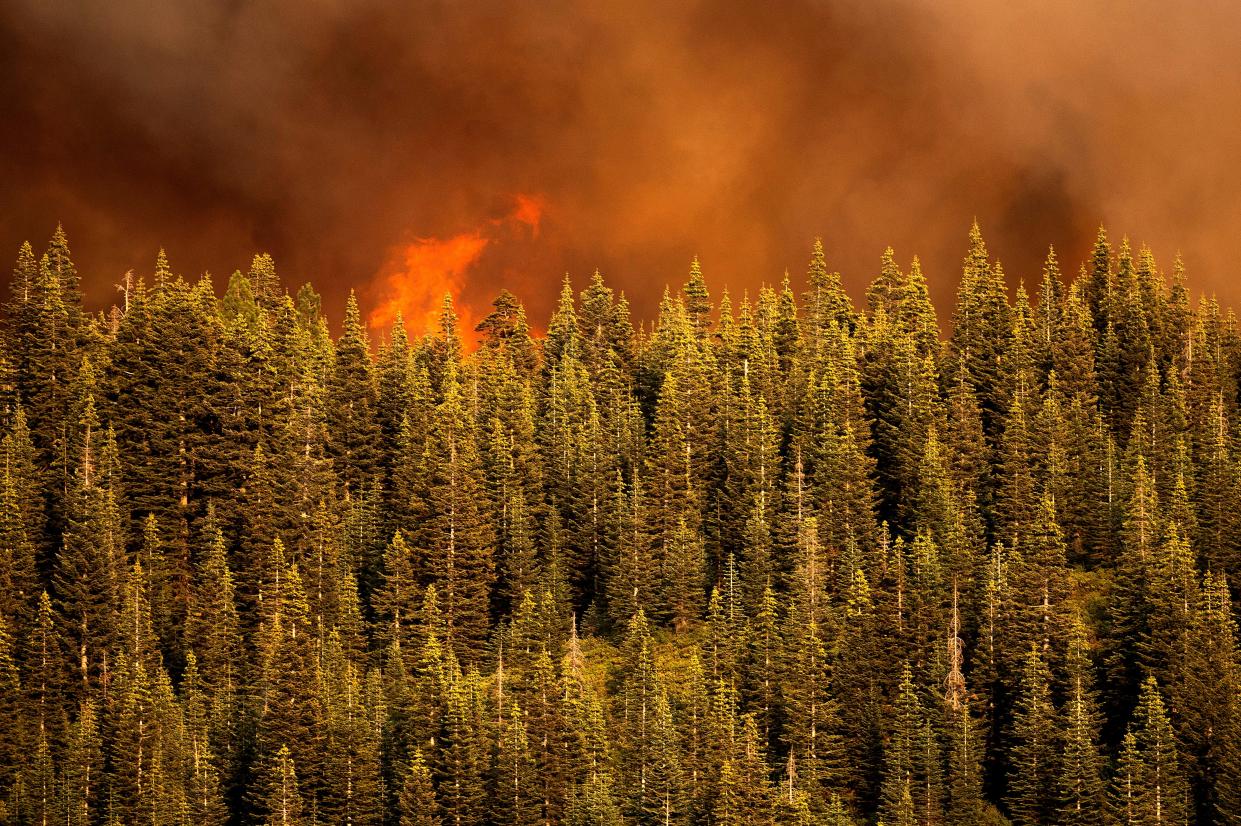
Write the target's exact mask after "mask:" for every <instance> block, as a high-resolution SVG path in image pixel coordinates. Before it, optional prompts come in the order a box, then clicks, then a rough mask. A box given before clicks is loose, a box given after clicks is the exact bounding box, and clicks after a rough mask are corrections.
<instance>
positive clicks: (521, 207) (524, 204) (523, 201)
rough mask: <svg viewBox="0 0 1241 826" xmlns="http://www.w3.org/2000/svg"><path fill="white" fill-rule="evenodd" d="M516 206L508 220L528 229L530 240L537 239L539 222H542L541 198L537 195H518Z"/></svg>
mask: <svg viewBox="0 0 1241 826" xmlns="http://www.w3.org/2000/svg"><path fill="white" fill-rule="evenodd" d="M514 200H515V201H516V202H517V206H516V207H514V208H513V212H512V214H510V215H509V218H510V219H512V220H514V221H516V222H518V223H520V224H525V225H526V226H528V227H529V228H530V236H531V237H532V238H538V237H539V222H540V221H542V220H543V198H542V197H541V196H538V195H518V196H517V197H516V198H515V199H514Z"/></svg>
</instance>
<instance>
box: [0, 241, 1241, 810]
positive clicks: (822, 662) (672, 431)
mask: <svg viewBox="0 0 1241 826" xmlns="http://www.w3.org/2000/svg"><path fill="white" fill-rule="evenodd" d="M1070 281H1071V283H1070ZM806 285H807V286H806V290H805V291H804V292H801V293H800V294H799V293H798V292H797V291H795V290H794V289H793V288H792V286H790V282H789V281H788V279H787V278H786V280H785V282H784V284H783V285H782V286H780V287H779V288H763V289H762V290H761V291H760V292H759V293H758V295H757V296H756V297H755V298H754V299H753V300H751V299H750V298H748V297H741V298H740V300H738V297H736V296H729V295H728V293H727V292H724V293H722V294H719V295H712V292H711V291H710V289H709V288H708V283H707V280H706V279H705V278H704V275H703V273H702V271H701V268H700V267H699V265H698V262H697V261H695V262H694V263H693V265H692V266H691V268H690V271H689V275H688V278H687V280H686V282H685V284H684V286H683V287H681V288H680V289H679V290H677V291H672V290H666V291H665V293H664V298H663V301H662V304H661V305H660V311H659V316H658V319H657V320H656V321H654V322H653V323H651V324H649V325H648V324H639V325H636V326H635V324H634V323H633V322H632V320H631V318H630V313H629V308H628V304H627V302H626V300H625V297H624V296H623V295H618V294H616V293H614V291H613V290H612V289H611V288H609V287H608V286H607V284H606V283H605V281H604V280H603V279H602V278H601V277H600V276H599V274H598V273H596V274H595V276H594V277H593V278H592V279H591V280H590V282H589V284H587V285H586V286H585V288H584V289H582V290H581V291H580V292H576V291H575V289H574V288H573V286H572V285H571V284H570V282H569V281H568V279H566V280H565V282H564V287H563V290H562V292H561V295H560V300H559V305H558V307H557V309H556V310H555V312H554V314H553V315H552V317H551V318H550V320H549V321H548V323H547V325H546V334H545V335H540V336H536V335H534V334H533V333H532V328H531V326H530V324H529V322H528V321H527V319H526V316H525V312H524V310H523V308H522V305H521V304H520V303H519V302H518V300H517V299H516V298H515V297H514V296H513V295H511V294H510V293H508V292H507V291H501V292H500V294H499V296H498V297H497V298H496V299H495V301H494V304H493V307H492V309H491V311H490V313H489V314H488V315H487V316H486V317H485V318H484V319H483V320H482V322H481V323H479V324H478V327H477V330H476V331H475V334H476V336H477V341H478V344H477V347H476V348H475V349H473V350H470V348H469V347H467V346H464V345H463V337H462V331H461V330H459V329H458V321H457V317H456V315H455V313H454V310H453V306H452V302H451V301H450V300H448V299H446V300H445V301H444V305H443V309H442V313H441V314H440V315H439V320H438V323H437V324H435V325H433V329H432V330H431V331H430V332H429V333H428V334H426V335H425V336H423V337H422V338H420V339H419V338H412V337H411V336H410V335H409V334H408V333H407V332H406V330H405V328H404V326H403V325H402V323H400V321H399V320H398V323H397V324H396V325H395V326H394V327H393V328H392V329H391V330H385V331H382V334H381V335H379V336H377V338H378V339H379V340H378V341H372V340H371V339H370V336H369V335H368V331H367V327H366V325H365V323H364V320H363V319H362V317H361V315H360V312H359V309H358V305H357V302H356V301H355V300H354V299H353V298H351V299H350V301H349V304H348V306H347V311H346V314H345V318H344V321H343V325H341V330H342V332H341V334H340V336H339V337H338V338H336V339H335V340H334V339H333V337H332V335H331V334H330V332H329V326H328V322H327V320H326V319H325V318H324V316H323V314H322V311H321V307H320V300H319V296H318V295H317V294H316V293H315V291H314V290H313V288H312V287H311V286H309V285H307V286H304V287H302V288H301V289H300V290H298V291H297V293H296V294H295V295H289V294H288V293H286V292H285V290H284V289H283V288H282V286H281V282H280V280H279V279H278V278H277V274H276V270H275V266H274V264H273V261H272V259H271V258H270V257H269V256H266V255H259V256H257V257H255V259H254V262H253V265H252V267H251V269H250V271H249V273H248V274H243V273H240V272H238V273H234V274H233V276H232V277H231V279H230V280H229V282H228V285H227V288H226V289H225V290H224V291H223V294H222V295H217V293H216V291H215V289H214V288H213V285H212V283H211V281H210V279H209V278H207V277H204V278H201V279H199V280H197V281H193V282H191V281H187V280H185V279H183V278H182V277H180V276H178V275H176V274H175V273H174V271H173V270H172V269H171V267H170V265H169V262H168V260H167V258H166V257H165V256H164V254H163V253H162V252H161V253H160V254H159V256H158V258H157V260H156V263H155V268H154V271H153V273H151V274H150V276H149V278H147V279H127V281H126V283H125V284H123V285H121V287H120V292H118V293H117V306H115V307H113V308H112V309H111V311H110V312H106V313H99V314H97V315H93V314H91V313H88V312H86V311H85V310H84V309H83V306H82V295H81V284H80V279H79V275H78V272H77V270H76V269H75V266H74V264H73V260H72V258H71V255H70V250H69V245H68V242H67V240H66V238H65V235H64V233H63V232H62V231H59V230H58V231H57V232H56V234H55V235H54V236H53V238H52V240H51V242H50V245H49V246H48V248H47V251H46V252H45V253H44V254H42V255H41V256H40V255H38V254H36V253H35V251H34V250H33V249H32V248H31V247H30V246H29V245H25V246H23V247H22V248H21V250H20V252H19V254H18V258H17V263H16V266H15V269H14V271H13V277H12V284H11V298H10V300H9V302H8V304H7V306H6V308H5V311H4V321H3V350H2V353H0V356H2V361H0V419H2V421H0V424H2V427H3V442H2V444H0V455H2V458H3V477H2V479H0V800H2V801H3V803H2V806H0V822H4V823H14V824H40V825H41V826H42V825H43V824H56V823H59V824H70V825H74V824H78V825H80V824H101V825H102V824H161V825H162V824H205V825H206V826H210V825H211V824H226V823H227V824H286V825H287V826H292V825H293V824H356V825H357V826H368V825H370V824H393V826H433V824H443V826H467V824H520V825H521V826H535V824H549V825H550V824H575V825H577V824H581V825H582V826H585V824H598V826H616V825H617V824H622V823H624V824H710V825H711V826H733V824H743V823H744V824H747V826H763V824H775V823H779V824H823V825H824V826H844V825H845V824H863V823H877V822H882V823H884V824H887V826H911V824H927V825H929V824H1001V823H1007V822H1011V823H1014V824H1022V825H1024V824H1051V823H1054V824H1100V826H1102V824H1142V826H1152V825H1153V824H1165V823H1166V824H1189V823H1197V824H1211V823H1228V824H1237V823H1241V705H1239V704H1238V697H1237V682H1238V674H1239V672H1238V666H1239V661H1238V648H1237V638H1236V613H1235V611H1236V603H1235V598H1236V596H1237V593H1238V591H1239V590H1241V532H1239V529H1241V498H1239V497H1241V452H1239V446H1238V445H1237V444H1236V439H1237V438H1238V432H1237V428H1238V424H1239V423H1241V420H1239V416H1241V404H1239V396H1238V393H1239V391H1238V388H1239V383H1241V329H1239V328H1238V325H1237V322H1236V320H1235V318H1234V317H1233V316H1232V314H1231V313H1229V312H1226V311H1224V310H1221V308H1220V307H1219V306H1218V305H1217V303H1216V302H1214V301H1213V300H1210V299H1207V298H1203V299H1201V300H1197V301H1195V300H1192V299H1191V295H1190V291H1189V289H1188V287H1187V286H1186V283H1185V278H1184V273H1183V271H1182V267H1181V266H1180V263H1179V262H1177V263H1176V264H1175V265H1174V266H1173V268H1172V270H1171V273H1170V275H1169V276H1168V277H1167V278H1165V276H1164V275H1163V273H1162V272H1161V270H1160V269H1159V268H1158V266H1157V264H1156V262H1155V260H1154V257H1153V255H1152V254H1151V253H1150V251H1149V250H1147V249H1141V250H1138V251H1136V252H1135V251H1134V250H1133V249H1132V248H1131V246H1130V244H1129V243H1128V241H1122V242H1121V243H1119V244H1115V243H1113V242H1109V240H1108V238H1107V236H1106V234H1105V233H1104V232H1103V231H1100V233H1099V236H1098V240H1097V243H1096V244H1095V246H1094V248H1093V252H1092V254H1091V256H1090V258H1089V259H1088V260H1087V261H1085V262H1084V263H1083V264H1082V266H1081V269H1080V271H1079V273H1078V274H1077V275H1076V277H1075V278H1072V279H1068V278H1065V277H1064V276H1063V275H1062V273H1061V271H1060V268H1059V265H1058V264H1057V260H1056V257H1055V254H1054V252H1053V253H1050V254H1049V255H1048V257H1047V260H1046V265H1045V268H1044V270H1043V273H1042V278H1041V283H1039V284H1037V285H1032V289H1031V291H1030V292H1027V290H1026V289H1025V288H1024V287H1018V288H1017V289H1016V290H1015V292H1013V293H1010V289H1009V287H1008V285H1007V281H1006V277H1005V275H1004V272H1003V270H1002V267H1001V265H1000V263H999V262H998V261H993V260H992V259H991V258H990V256H989V255H988V253H987V250H986V247H985V245H984V242H983V239H982V235H981V233H980V231H979V229H978V227H977V226H975V227H974V228H973V229H972V230H971V232H970V234H969V238H968V247H967V253H966V256H965V260H964V268H963V275H962V278H961V281H960V287H959V290H958V296H957V303H956V307H955V309H954V310H953V312H952V314H951V316H950V317H947V316H945V317H942V318H937V315H936V311H935V308H934V307H933V306H932V304H931V301H930V299H929V295H928V290H927V283H926V280H925V279H924V277H923V274H922V272H921V269H920V267H919V264H918V261H917V259H914V260H913V261H912V263H911V264H909V266H908V267H907V268H906V269H902V267H901V266H900V265H899V264H898V262H897V261H896V260H895V259H894V256H893V253H892V251H891V250H888V251H887V252H886V253H885V254H884V255H883V257H882V261H881V264H880V267H879V273H878V275H877V277H876V278H875V279H874V280H873V282H872V283H871V284H870V286H869V288H868V289H867V290H866V295H865V306H864V307H861V308H858V307H855V305H854V304H853V302H852V301H851V299H850V298H849V296H848V295H847V294H846V292H845V291H844V289H843V288H842V285H841V279H840V276H839V275H838V274H836V273H834V272H832V271H830V269H829V267H828V265H827V262H826V260H825V256H824V251H823V248H822V245H821V244H819V243H816V244H815V245H814V247H813V250H812V252H811V254H810V262H809V270H808V273H807V275H806ZM1031 292H1032V293H1034V294H1033V295H1031ZM941 329H944V330H950V331H951V332H950V333H949V334H948V335H947V336H946V337H945V336H943V335H941ZM467 351H468V352H467Z"/></svg>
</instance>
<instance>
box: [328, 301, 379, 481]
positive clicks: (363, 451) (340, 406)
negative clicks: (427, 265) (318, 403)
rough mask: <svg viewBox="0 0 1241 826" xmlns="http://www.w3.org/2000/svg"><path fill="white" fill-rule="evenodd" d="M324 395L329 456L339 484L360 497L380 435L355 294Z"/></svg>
mask: <svg viewBox="0 0 1241 826" xmlns="http://www.w3.org/2000/svg"><path fill="white" fill-rule="evenodd" d="M327 391H328V392H327V411H328V433H329V434H330V439H331V442H330V444H329V449H330V454H331V456H332V458H333V460H334V462H335V465H336V470H337V473H338V474H340V477H341V480H342V481H343V483H344V484H345V486H346V487H347V488H348V489H349V490H350V492H351V493H353V495H354V496H358V495H360V494H361V493H362V492H363V491H365V490H366V489H367V488H368V487H369V485H370V482H371V479H372V478H373V476H374V474H375V473H376V470H377V465H378V460H377V456H376V451H377V449H378V446H379V445H378V439H379V432H378V428H377V426H376V425H377V419H376V415H375V407H376V392H375V379H374V375H373V366H372V364H371V354H370V342H369V341H368V339H367V336H366V329H365V327H363V326H362V319H361V315H360V314H359V312H358V302H357V298H356V297H355V296H354V295H353V293H350V294H349V301H348V304H347V306H346V308H345V330H344V334H343V335H342V336H341V337H340V340H339V341H337V342H336V354H335V359H334V364H333V369H332V373H331V375H330V377H329V379H328V384H327Z"/></svg>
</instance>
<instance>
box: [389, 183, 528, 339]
mask: <svg viewBox="0 0 1241 826" xmlns="http://www.w3.org/2000/svg"><path fill="white" fill-rule="evenodd" d="M543 211H544V200H543V198H542V197H541V196H538V195H527V194H518V195H515V196H514V197H513V207H512V209H511V210H510V211H509V212H508V213H507V214H505V215H504V216H502V217H500V218H493V219H490V220H488V221H485V222H484V223H483V224H482V225H481V226H479V227H477V228H475V229H472V230H469V231H467V232H462V233H458V234H457V235H453V236H450V237H448V238H435V237H418V238H415V239H414V240H413V241H412V242H410V243H407V244H399V245H397V246H394V247H393V248H392V249H391V250H390V251H389V253H388V258H387V260H386V261H385V262H384V265H383V267H381V268H380V271H379V273H378V274H377V275H376V277H375V279H374V281H373V282H372V284H373V287H372V291H373V297H374V299H375V301H376V305H375V309H374V311H373V312H372V313H371V315H370V320H369V324H370V327H371V329H377V330H384V329H387V328H388V327H390V326H391V325H392V323H393V322H394V321H395V320H396V318H397V316H398V315H399V316H401V317H402V318H403V319H404V320H405V322H406V323H407V324H409V325H411V327H412V330H413V332H418V331H419V330H420V329H425V330H431V329H434V327H435V325H436V323H437V320H438V316H439V312H440V307H441V306H442V304H443V301H444V296H445V295H449V296H451V297H452V299H453V305H454V307H455V308H456V312H457V315H458V317H459V318H460V323H459V330H460V331H461V333H462V336H463V338H465V339H466V340H467V341H468V340H472V337H473V331H474V325H475V323H477V321H478V318H477V316H478V313H477V311H476V310H475V309H474V308H473V307H471V306H470V305H469V304H468V303H467V302H466V301H464V300H463V297H462V290H463V288H464V287H465V285H466V279H467V276H468V275H469V273H470V272H471V270H473V269H474V268H475V267H476V266H477V265H478V263H479V261H480V260H481V259H482V257H483V254H484V253H485V252H486V250H487V248H488V246H490V245H492V244H502V243H505V242H506V241H511V240H514V239H515V238H518V237H521V236H525V237H528V238H529V239H531V240H534V239H537V238H538V237H539V225H540V223H541V221H542V219H543Z"/></svg>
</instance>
